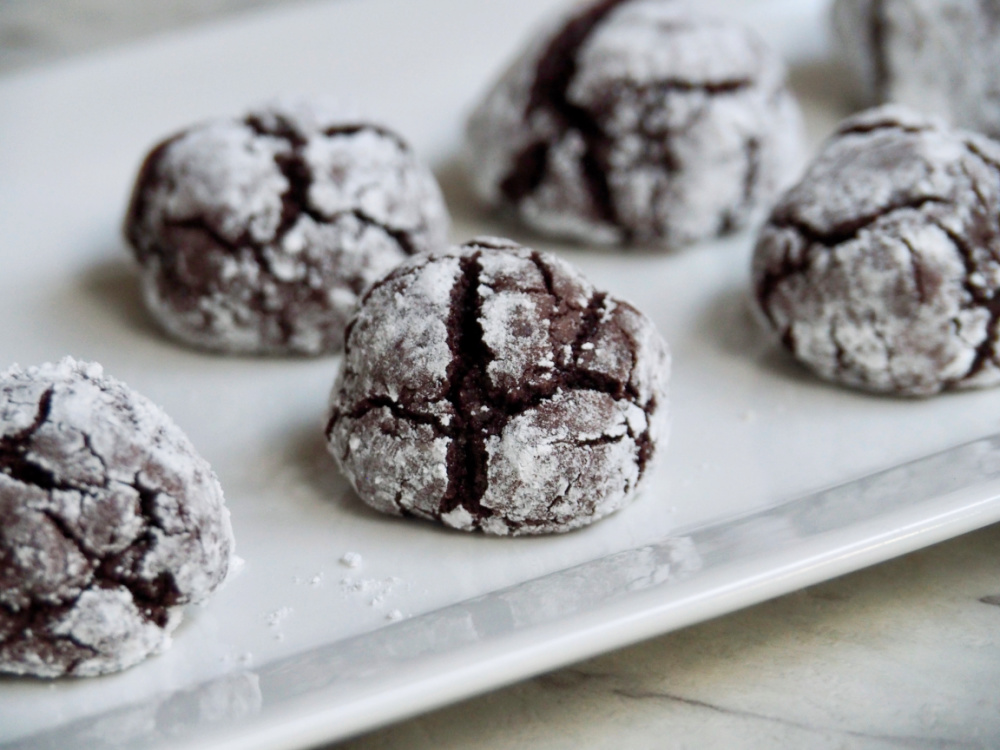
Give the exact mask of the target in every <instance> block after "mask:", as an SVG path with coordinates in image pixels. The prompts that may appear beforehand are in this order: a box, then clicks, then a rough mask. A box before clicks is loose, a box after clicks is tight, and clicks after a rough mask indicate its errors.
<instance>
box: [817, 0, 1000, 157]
mask: <svg viewBox="0 0 1000 750" xmlns="http://www.w3.org/2000/svg"><path fill="white" fill-rule="evenodd" d="M833 26H834V29H835V31H836V40H837V47H838V52H839V55H840V57H841V58H842V60H843V62H844V63H845V67H847V68H848V69H849V70H850V71H851V72H852V73H853V76H854V79H855V81H856V82H857V84H858V87H859V89H860V94H861V96H862V98H863V99H864V101H865V103H867V104H881V103H885V102H895V103H898V104H903V105H906V106H910V107H914V108H916V109H919V110H921V111H923V112H926V113H928V114H932V115H936V116H939V117H942V118H944V119H946V120H947V121H949V122H950V123H951V124H953V125H957V126H961V127H964V128H969V129H970V130H976V131H980V132H983V133H987V134H989V135H992V136H993V137H997V136H1000V90H998V89H997V86H996V83H995V78H996V75H995V72H994V71H995V70H996V69H997V67H998V66H1000V4H998V3H996V2H995V1H994V0H836V2H835V3H834V6H833Z"/></svg>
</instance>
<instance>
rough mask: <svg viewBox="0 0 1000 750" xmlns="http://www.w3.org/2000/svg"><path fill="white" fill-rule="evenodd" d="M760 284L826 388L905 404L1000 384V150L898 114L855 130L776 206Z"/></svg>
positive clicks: (782, 330)
mask: <svg viewBox="0 0 1000 750" xmlns="http://www.w3.org/2000/svg"><path fill="white" fill-rule="evenodd" d="M753 277H754V284H755V297H756V300H757V302H758V305H759V307H760V309H761V311H762V312H763V313H764V316H765V318H766V320H767V321H768V322H769V324H770V325H771V326H772V327H773V328H774V330H775V331H776V332H777V333H778V335H779V336H780V337H781V340H782V342H783V343H784V345H785V346H786V347H787V348H788V349H789V350H790V351H791V352H792V353H793V354H794V355H795V356H796V357H797V358H798V359H799V360H801V361H802V362H804V363H805V364H806V365H808V366H809V367H811V368H812V369H813V370H815V371H816V372H817V373H818V374H819V375H820V376H821V377H823V378H826V379H828V380H834V381H838V382H841V383H845V384H847V385H850V386H854V387H858V388H864V389H867V390H872V391H876V392H882V393H897V394H901V395H906V396H926V395H931V394H934V393H938V392H940V391H946V390H954V389H960V388H973V387H985V386H992V385H996V384H997V383H1000V351H998V346H997V341H998V335H1000V330H998V323H1000V296H998V291H1000V146H998V145H997V144H996V143H994V142H992V141H990V140H988V139H987V138H984V137H981V136H978V135H976V134H973V133H969V132H965V131H955V130H949V129H947V128H946V127H944V126H943V125H940V124H938V123H936V122H935V121H932V120H928V119H926V118H923V117H922V116H920V115H917V114H915V113H913V112H911V111H909V110H906V109H904V108H901V107H896V106H891V107H882V108H879V109H875V110H870V111H868V112H864V113H862V114H860V115H857V116H855V117H853V118H851V119H849V120H847V121H845V122H844V123H843V124H842V125H841V127H840V128H839V130H838V132H837V133H836V134H835V135H834V136H833V137H832V138H831V140H830V141H829V142H828V143H827V144H826V145H825V147H824V148H823V150H822V151H821V152H820V154H819V155H818V156H817V158H816V160H815V161H814V162H813V164H812V165H811V166H810V168H809V170H808V171H807V173H806V175H805V177H804V179H803V180H802V182H801V183H799V184H798V185H797V186H795V187H794V188H793V189H792V190H790V191H789V192H788V193H787V194H786V195H785V196H784V197H783V198H782V200H781V201H780V202H779V203H778V205H777V206H776V207H775V209H774V212H773V214H772V216H771V219H770V221H769V222H768V223H767V224H766V225H765V227H764V229H763V230H762V232H761V235H760V239H759V241H758V244H757V247H756V250H755V253H754V260H753Z"/></svg>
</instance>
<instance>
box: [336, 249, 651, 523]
mask: <svg viewBox="0 0 1000 750" xmlns="http://www.w3.org/2000/svg"><path fill="white" fill-rule="evenodd" d="M344 357H345V358H344V364H343V367H342V369H341V371H340V374H339V376H338V381H337V384H336V385H335V387H334V390H333V395H332V405H331V415H330V421H329V425H328V428H327V435H328V438H329V441H330V450H331V452H332V453H333V455H334V456H335V457H336V458H337V460H338V462H339V464H340V466H341V468H342V469H343V471H344V473H345V474H346V475H347V477H348V479H349V480H350V481H351V483H352V484H353V486H354V487H355V489H356V490H357V492H358V494H359V495H360V496H361V498H362V499H363V500H364V501H365V502H366V503H368V504H369V505H371V506H372V507H374V508H376V509H378V510H380V511H383V512H386V513H390V514H396V515H400V514H402V515H411V516H418V517H421V518H428V519H434V520H439V521H441V522H443V523H444V524H446V525H448V526H451V527H454V528H457V529H463V530H476V529H480V530H482V531H485V532H487V533H490V534H515V535H516V534H542V533H551V532H559V531H567V530H569V529H573V528H576V527H578V526H583V525H586V524H588V523H591V522H593V521H595V520H597V519H599V518H601V517H603V516H604V515H607V514H608V513H610V512H612V511H614V510H616V509H618V508H620V507H621V506H622V505H624V504H625V503H627V502H628V501H629V500H631V499H632V497H633V496H634V494H635V492H636V489H637V487H638V485H639V483H640V480H641V479H642V478H643V477H644V476H645V475H646V474H647V472H648V467H649V464H650V462H651V460H652V459H653V456H654V455H655V454H656V453H657V450H658V441H659V443H660V447H662V444H663V442H664V441H665V431H666V421H667V396H666V386H667V381H668V378H669V366H670V361H669V354H668V350H667V346H666V344H665V342H664V341H663V339H662V338H661V336H660V335H659V333H657V331H656V329H655V327H654V326H653V324H652V323H651V322H650V321H649V319H648V318H646V317H645V316H644V315H642V314H641V313H639V312H638V311H637V310H636V309H635V308H633V307H632V306H631V305H629V304H628V303H626V302H622V301H620V300H617V299H615V298H614V297H612V296H611V295H609V294H607V293H604V292H600V291H597V290H595V289H594V288H593V287H592V286H591V285H590V284H589V283H588V282H587V281H586V280H584V279H583V278H582V277H581V275H580V274H579V272H577V271H576V270H575V269H574V268H572V267H571V266H569V265H568V264H566V263H565V262H563V261H560V260H558V259H557V258H555V257H553V256H551V255H547V254H543V253H539V252H536V251H534V250H531V249H530V248H526V247H521V246H519V245H516V244H514V243H511V242H509V241H507V240H501V239H495V238H479V239H476V240H473V241H472V242H470V243H468V244H466V245H463V246H462V247H459V248H452V249H451V250H449V251H447V252H441V253H434V254H431V255H430V256H427V257H420V258H414V259H411V260H409V261H407V262H405V263H403V264H402V265H401V266H399V267H398V268H397V269H396V270H395V271H393V272H391V273H390V274H389V275H388V276H386V277H385V278H383V279H382V280H380V281H379V282H377V283H376V284H375V285H374V286H373V287H372V288H371V290H370V291H369V292H368V293H367V295H366V296H365V298H364V300H363V302H362V304H361V306H360V307H359V309H358V312H357V314H356V316H355V317H354V319H353V320H352V321H351V323H350V324H349V327H348V334H347V343H346V348H345V355H344Z"/></svg>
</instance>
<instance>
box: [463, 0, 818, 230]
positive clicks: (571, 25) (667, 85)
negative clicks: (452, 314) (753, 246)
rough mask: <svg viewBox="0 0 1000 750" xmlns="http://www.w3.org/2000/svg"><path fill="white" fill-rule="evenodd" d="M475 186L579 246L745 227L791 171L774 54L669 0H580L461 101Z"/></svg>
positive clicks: (794, 110) (788, 117)
mask: <svg viewBox="0 0 1000 750" xmlns="http://www.w3.org/2000/svg"><path fill="white" fill-rule="evenodd" d="M467 136H468V144H469V148H468V152H469V157H468V162H469V172H470V175H471V179H472V182H473V185H474V187H475V189H476V191H477V193H478V194H479V195H480V196H481V198H482V199H483V200H484V201H486V202H487V203H489V204H491V205H496V206H507V207H511V208H513V210H514V211H515V212H516V213H517V215H518V216H519V217H520V218H521V219H522V220H524V221H525V222H526V223H528V224H529V225H531V226H532V227H534V228H535V229H537V230H539V231H541V232H544V233H548V234H553V235H557V236H563V237H568V238H572V239H576V240H579V241H584V242H590V243H604V244H612V243H624V244H638V245H649V246H657V247H663V248H673V247H679V246H682V245H685V244H688V243H691V242H694V241H697V240H701V239H705V238H708V237H713V236H715V235H718V234H721V233H725V232H729V231H731V230H734V229H737V228H739V227H742V226H744V225H746V224H747V223H748V222H749V221H751V220H752V219H754V218H755V217H756V216H757V215H758V214H760V213H761V211H762V210H763V209H764V207H765V205H766V204H768V203H769V202H770V201H771V200H772V198H773V197H774V196H775V195H776V194H777V192H778V191H779V190H780V189H781V188H782V187H784V186H785V185H786V184H787V183H788V182H790V181H791V178H792V176H793V174H792V173H793V172H794V171H795V170H796V169H797V168H798V165H799V162H800V150H801V140H802V136H801V122H800V116H799V112H798V107H797V105H796V103H795V101H794V99H793V98H792V96H791V95H790V93H789V92H788V90H787V89H786V86H785V69H784V66H783V65H782V63H781V62H780V60H779V59H778V58H777V56H776V55H775V54H774V53H773V52H771V51H770V50H769V49H768V48H767V47H766V46H765V44H764V43H763V42H762V41H761V40H760V39H759V38H758V37H757V36H755V35H754V34H752V33H751V32H750V31H748V30H747V29H745V28H744V27H742V26H739V25H737V24H734V23H732V22H729V21H725V20H719V19H714V18H710V17H707V16H704V15H702V14H701V13H699V12H697V11H695V10H694V9H693V8H692V7H691V5H690V4H688V3H686V2H681V1H680V0H601V1H599V2H591V3H589V4H586V5H584V6H576V7H574V8H573V9H572V10H570V11H569V12H567V13H566V14H565V15H564V16H563V17H561V18H559V19H557V21H556V22H555V23H554V24H553V25H552V27H551V28H549V29H546V30H544V31H543V32H542V33H540V34H539V35H538V36H537V37H535V38H534V39H533V40H531V41H530V43H529V44H528V45H527V47H526V48H525V49H524V50H523V51H522V53H521V55H520V56H519V57H518V58H517V59H516V60H515V62H514V63H513V64H512V66H511V67H510V68H509V69H508V70H507V71H506V72H505V73H504V75H503V76H502V77H501V79H500V80H499V81H498V82H497V84H496V85H495V86H494V87H493V89H492V90H491V91H490V92H489V93H488V94H487V95H486V97H485V98H484V99H483V101H482V102H481V103H480V104H479V106H478V107H477V109H476V110H475V111H474V112H473V114H472V116H471V118H470V120H469V124H468V129H467Z"/></svg>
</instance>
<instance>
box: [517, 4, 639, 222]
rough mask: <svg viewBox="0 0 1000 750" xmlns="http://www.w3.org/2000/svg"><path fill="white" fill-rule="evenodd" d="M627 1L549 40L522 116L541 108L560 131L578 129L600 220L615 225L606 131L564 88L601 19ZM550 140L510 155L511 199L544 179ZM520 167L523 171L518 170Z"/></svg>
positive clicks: (585, 16) (593, 11)
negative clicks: (511, 161)
mask: <svg viewBox="0 0 1000 750" xmlns="http://www.w3.org/2000/svg"><path fill="white" fill-rule="evenodd" d="M627 1H628V0H603V2H599V3H597V4H596V5H594V6H592V7H591V8H589V9H587V10H586V11H585V12H584V13H581V14H580V15H579V16H577V17H576V18H574V19H572V20H571V21H570V22H569V23H567V24H566V25H565V26H564V27H563V29H562V30H561V31H560V32H559V33H558V34H556V35H555V36H554V37H553V38H552V40H551V41H550V42H549V45H548V47H547V48H546V50H545V52H544V53H543V54H542V56H541V57H540V58H539V60H538V64H537V69H536V73H535V81H534V84H533V85H532V89H531V93H530V98H529V100H528V106H527V108H526V111H525V119H527V118H529V117H530V116H531V114H532V113H533V112H535V111H537V110H539V109H545V110H548V111H550V112H552V113H553V114H555V115H556V118H557V121H558V122H559V125H560V128H561V130H562V133H563V134H565V133H566V132H567V131H569V130H570V129H575V130H577V131H578V132H579V133H580V135H581V137H582V138H583V139H584V145H585V150H584V154H583V156H582V157H581V158H580V165H581V167H582V169H583V173H584V178H585V182H586V184H587V189H588V191H589V192H590V195H591V200H592V201H593V203H594V208H595V210H596V211H597V213H598V215H599V216H600V218H601V219H602V220H604V221H606V222H608V223H610V224H612V225H618V224H619V222H618V221H617V218H618V216H617V213H618V212H617V210H616V208H615V206H614V201H613V200H612V198H611V188H610V186H609V185H608V180H607V171H606V166H607V165H606V163H605V161H606V154H605V153H602V152H606V151H607V149H608V138H607V135H606V134H605V133H604V132H603V130H602V129H601V128H600V126H599V125H598V123H597V122H596V121H595V119H594V118H593V116H592V115H591V114H590V113H589V112H587V111H586V110H585V109H583V108H582V107H578V106H576V105H574V104H572V103H571V102H570V101H569V99H568V91H569V87H570V84H571V83H572V81H573V78H574V77H575V75H576V71H577V63H578V57H579V53H580V50H581V48H582V47H583V45H584V44H585V43H586V42H587V40H588V39H589V38H590V36H591V34H592V33H593V32H594V30H595V29H596V28H597V27H598V26H599V25H600V23H601V22H602V21H603V20H604V19H605V18H607V16H608V15H610V14H611V12H612V11H613V10H615V8H617V7H618V6H619V5H622V4H623V3H624V2H627ZM550 148H551V144H550V143H548V142H544V141H536V142H535V143H533V144H531V145H529V146H528V147H527V148H525V149H524V150H523V151H522V152H521V153H520V154H519V155H518V156H517V157H515V158H514V169H513V170H512V171H511V172H510V173H509V174H508V175H507V176H506V177H505V178H504V179H503V180H502V181H501V183H500V190H501V192H503V194H504V195H505V196H506V197H507V199H508V200H510V201H511V202H512V203H518V202H520V201H521V200H522V199H524V198H526V197H527V196H528V195H531V194H532V193H533V192H534V191H535V190H536V189H537V188H538V187H539V185H541V183H542V180H544V179H545V172H546V170H547V160H548V152H549V149H550ZM519 170H523V171H519Z"/></svg>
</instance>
